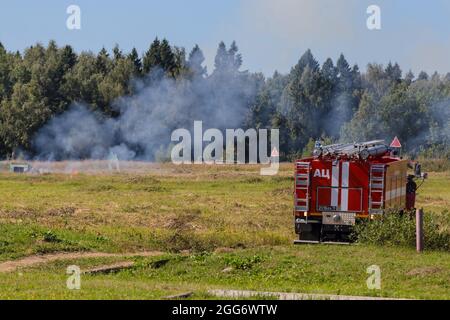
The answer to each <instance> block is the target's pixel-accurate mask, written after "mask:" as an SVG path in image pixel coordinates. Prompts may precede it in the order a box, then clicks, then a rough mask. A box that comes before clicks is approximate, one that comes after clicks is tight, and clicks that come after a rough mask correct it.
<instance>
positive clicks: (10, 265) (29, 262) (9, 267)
mask: <svg viewBox="0 0 450 320" xmlns="http://www.w3.org/2000/svg"><path fill="white" fill-rule="evenodd" d="M163 254H164V252H160V251H143V252H132V253H106V252H70V253H64V252H61V253H52V254H44V255H31V256H28V257H24V258H20V259H17V260H10V261H5V262H2V263H0V273H7V272H14V271H16V270H17V269H20V268H28V267H33V266H37V265H41V264H45V263H49V262H54V261H60V260H76V259H86V258H125V257H156V256H161V255H163Z"/></svg>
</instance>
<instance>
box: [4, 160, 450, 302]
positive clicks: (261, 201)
mask: <svg viewBox="0 0 450 320" xmlns="http://www.w3.org/2000/svg"><path fill="white" fill-rule="evenodd" d="M37 166H38V165H37ZM58 166H59V167H58ZM124 166H127V167H126V170H124V172H122V173H110V172H108V170H107V169H105V166H104V164H102V163H100V162H99V163H95V162H90V163H84V164H79V165H77V166H75V167H74V166H72V165H70V164H57V165H55V167H52V168H50V169H51V170H48V169H49V168H47V169H46V170H43V171H41V172H44V171H45V172H49V171H51V172H52V173H45V174H27V175H14V174H11V173H7V172H5V171H4V172H2V173H0V262H5V261H8V260H16V259H19V258H22V257H27V256H30V255H41V254H49V253H55V252H109V253H131V252H140V251H160V252H163V254H162V255H159V256H152V257H130V258H125V257H118V256H115V257H101V258H86V259H76V260H60V261H53V262H49V263H47V264H40V265H36V266H33V267H27V268H22V269H19V270H17V271H15V272H0V298H2V299H12V298H25V299H37V298H40V299H59V298H69V299H78V298H81V299H92V298H94V299H102V298H106V299H113V298H120V299H122V298H128V299H147V298H162V297H164V296H167V295H170V294H175V293H180V292H184V291H193V292H194V295H193V297H194V298H211V296H209V295H208V294H207V290H208V289H252V290H264V291H283V292H303V293H329V294H343V295H368V296H383V297H399V298H418V299H430V298H441V299H450V253H449V252H444V251H427V252H425V253H423V254H416V253H415V251H414V248H402V247H375V246H366V245H362V244H355V245H351V246H326V245H321V246H293V245H292V240H293V239H294V238H295V234H294V233H293V223H292V222H293V221H292V219H293V218H292V185H293V179H292V165H290V164H283V165H282V166H281V171H280V173H279V175H277V176H274V177H261V176H260V175H259V167H258V166H179V167H177V166H173V165H169V164H159V165H156V164H128V165H127V164H124ZM124 166H122V167H124ZM449 181H450V172H440V173H431V174H430V178H429V180H428V181H427V182H425V184H424V185H423V187H422V188H421V189H420V190H419V196H418V201H419V205H420V206H422V207H424V209H425V212H426V213H427V214H436V215H441V216H442V215H448V211H447V212H446V211H444V210H446V209H449V208H450V184H449ZM430 212H433V213H430ZM447 221H448V220H447ZM125 260H127V261H128V260H129V261H134V262H135V264H134V266H133V267H131V268H128V269H126V270H122V271H120V272H117V273H114V274H98V275H83V276H82V287H81V290H68V289H67V288H66V279H67V277H68V275H67V274H66V267H67V266H69V265H73V264H75V265H78V266H80V267H81V269H82V270H84V269H88V268H92V267H94V266H100V265H105V264H111V263H113V262H118V261H125ZM370 265H379V266H380V268H381V271H382V289H381V290H375V291H374V290H368V289H367V286H366V279H367V278H368V276H369V275H368V274H367V273H366V269H367V267H369V266H370Z"/></svg>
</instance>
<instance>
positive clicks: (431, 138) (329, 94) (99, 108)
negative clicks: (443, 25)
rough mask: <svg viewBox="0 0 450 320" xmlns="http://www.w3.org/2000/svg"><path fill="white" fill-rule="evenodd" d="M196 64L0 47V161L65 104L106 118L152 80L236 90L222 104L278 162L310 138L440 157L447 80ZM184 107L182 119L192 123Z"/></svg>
mask: <svg viewBox="0 0 450 320" xmlns="http://www.w3.org/2000/svg"><path fill="white" fill-rule="evenodd" d="M204 60H205V58H204V55H203V53H202V50H201V49H200V47H199V46H197V45H196V46H195V47H194V48H193V49H192V50H191V51H190V52H189V53H188V54H187V53H186V51H185V49H184V48H180V47H176V46H173V45H171V44H170V43H169V42H168V41H167V40H166V39H163V40H160V39H158V38H156V39H155V40H154V41H153V42H152V43H151V45H150V47H149V49H148V50H147V51H146V52H144V53H143V54H139V53H138V51H137V50H136V49H132V50H131V52H128V53H124V52H123V51H122V50H121V49H120V48H119V46H117V45H116V46H115V47H114V48H113V49H112V51H110V52H109V51H107V50H106V49H105V48H103V49H102V50H101V51H100V52H98V53H92V52H82V53H80V54H77V53H76V52H75V51H74V49H73V48H72V47H71V46H69V45H66V46H63V47H58V46H57V44H56V43H55V42H54V41H50V42H49V43H48V45H47V46H43V45H41V44H36V45H33V46H31V47H29V48H27V49H26V50H24V52H23V53H21V52H10V51H7V49H6V48H5V47H4V46H3V45H2V44H1V43H0V157H1V158H9V157H14V156H16V155H17V152H19V151H24V152H26V153H27V154H31V155H33V154H35V153H36V150H35V146H34V145H33V139H34V137H35V135H36V133H37V132H38V131H39V129H41V128H42V127H43V126H44V125H45V124H46V123H48V122H49V121H50V120H51V119H52V118H54V117H55V116H58V115H60V114H62V113H64V112H65V111H67V110H68V109H69V108H70V106H71V105H72V104H73V103H74V102H82V103H84V104H85V105H87V106H89V109H90V110H91V111H92V112H95V113H98V114H99V115H101V117H104V118H116V117H118V116H120V112H121V111H120V110H118V109H117V108H114V105H115V103H116V101H117V100H118V99H120V98H123V97H127V96H133V95H134V94H135V93H136V92H137V91H138V90H139V87H140V86H142V85H146V84H148V83H151V82H152V81H157V79H160V78H169V79H173V81H175V82H179V83H183V82H200V83H202V81H204V82H205V83H206V81H214V82H215V83H221V82H222V83H226V82H230V81H233V82H237V83H239V84H240V85H239V87H240V88H242V90H241V91H239V92H232V95H233V96H237V97H238V98H239V103H241V104H244V108H243V112H239V113H240V114H239V117H240V119H239V122H240V125H241V126H242V127H243V128H256V129H259V128H268V129H270V128H280V151H281V157H282V158H283V159H293V158H294V157H298V156H300V155H301V154H305V153H308V152H310V150H311V148H312V146H313V141H314V140H316V139H319V138H321V139H323V140H325V141H326V142H330V143H332V142H338V141H347V142H352V141H362V140H372V139H387V140H389V139H391V138H393V137H394V136H398V137H399V139H400V140H401V141H402V143H403V145H404V148H405V149H406V151H407V152H408V153H410V154H412V155H424V156H427V157H434V158H437V157H439V158H442V157H446V158H449V156H450V151H449V149H450V148H449V146H450V73H447V74H445V75H442V74H439V73H437V72H435V73H434V74H432V75H428V74H427V73H426V72H423V71H422V72H420V73H419V74H418V75H417V76H415V75H414V74H413V73H412V72H411V71H409V72H406V73H404V72H403V71H402V70H401V68H400V66H399V65H398V64H397V63H388V64H387V65H386V66H383V65H381V64H376V63H371V64H369V65H368V66H367V68H366V70H365V71H364V72H361V71H360V69H359V67H358V66H357V65H350V64H349V62H348V61H347V60H346V58H345V57H344V55H343V54H341V55H340V56H339V57H338V59H337V60H336V62H334V61H333V60H332V59H331V58H328V59H327V60H326V61H325V62H324V63H323V64H322V65H320V64H319V62H318V61H317V60H316V59H315V58H314V56H313V54H312V52H311V51H310V50H307V51H306V52H305V53H304V54H303V55H302V56H301V57H300V59H299V61H298V63H297V64H296V65H295V66H293V67H292V69H291V71H290V72H289V73H288V74H281V73H279V72H275V73H274V74H273V75H272V76H271V77H264V75H263V74H261V73H251V72H249V71H242V70H241V68H242V61H243V59H242V56H241V54H240V53H239V50H238V47H237V45H236V43H234V42H233V43H232V44H231V45H230V46H229V47H228V48H227V46H226V45H225V44H224V43H223V42H221V43H220V44H219V46H218V49H217V54H216V57H215V60H214V62H215V63H214V69H213V70H212V72H208V70H207V69H206V67H205V66H204ZM226 88H227V86H226V85H224V89H223V90H227V89H226ZM192 103H193V105H192V107H190V110H185V114H186V117H188V118H192V119H189V121H192V122H193V121H194V120H201V119H197V118H195V117H196V114H195V106H194V104H195V101H193V102H192ZM223 103H226V101H224V102H223ZM214 107H215V106H214V105H212V106H211V108H214ZM174 125H176V124H174ZM212 125H214V124H212ZM388 142H389V141H388Z"/></svg>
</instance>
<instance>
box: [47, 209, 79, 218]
mask: <svg viewBox="0 0 450 320" xmlns="http://www.w3.org/2000/svg"><path fill="white" fill-rule="evenodd" d="M76 210H77V208H74V207H70V206H69V207H61V208H51V209H49V210H47V213H46V214H47V215H49V216H53V217H64V216H71V215H73V214H74V213H75V211H76Z"/></svg>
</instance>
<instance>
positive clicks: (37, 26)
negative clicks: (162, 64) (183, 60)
mask: <svg viewBox="0 0 450 320" xmlns="http://www.w3.org/2000/svg"><path fill="white" fill-rule="evenodd" d="M70 4H76V5H78V6H80V8H81V12H82V16H81V24H82V25H81V26H82V29H81V30H77V31H70V30H68V29H67V28H66V19H67V17H68V15H67V14H66V9H67V7H68V6H69V5H70ZM371 4H375V5H379V6H380V8H381V23H382V29H381V30H376V31H370V30H368V29H367V27H366V19H367V17H368V14H367V13H366V9H367V7H368V6H369V5H371ZM156 36H158V37H160V38H163V37H166V38H167V39H168V40H169V41H170V42H171V44H173V45H177V46H182V47H185V48H186V49H187V50H190V49H191V48H192V47H193V46H194V44H196V43H198V44H199V45H200V47H201V48H202V49H203V51H204V53H205V55H206V58H207V65H208V69H209V70H210V71H211V70H212V64H213V59H214V54H215V51H216V48H217V44H218V43H219V41H221V40H223V41H225V42H226V43H227V44H229V43H230V42H231V41H232V40H236V41H237V44H238V46H239V48H240V51H241V53H242V54H243V58H244V65H243V68H244V69H249V70H251V71H261V72H264V73H265V74H266V75H271V74H272V73H273V71H275V70H279V71H281V72H288V71H289V70H290V68H291V67H292V66H293V65H294V64H295V63H296V62H297V61H298V58H299V57H300V55H301V54H302V53H303V52H304V51H305V50H306V49H307V48H311V49H312V51H313V53H314V55H315V56H316V57H317V58H318V59H319V61H320V62H323V61H324V59H325V58H327V57H332V58H333V59H334V60H336V58H337V56H338V55H339V54H340V53H341V52H343V53H344V54H345V56H346V57H347V59H348V60H349V62H350V63H358V65H359V66H360V68H361V69H364V68H365V65H366V64H367V63H368V62H378V63H384V64H385V63H387V62H389V61H397V62H399V63H400V65H401V66H402V68H403V69H404V71H406V70H408V69H412V70H413V71H414V72H415V73H416V74H417V73H418V71H420V70H426V71H428V72H433V71H435V70H437V71H439V72H441V73H446V72H449V71H450V1H448V0H432V1H425V0H277V1H276V0H209V1H208V0H190V1H188V0H165V1H156V0H127V1H120V0H110V1H107V0H96V1H92V0H91V1H88V0H70V1H66V0H40V1H32V0H28V1H26V0H14V1H6V0H0V41H1V42H2V43H3V44H4V45H5V46H6V47H7V48H8V49H9V50H23V49H24V48H25V47H27V46H29V45H31V44H33V43H36V42H41V43H44V44H46V43H47V42H48V41H49V40H50V39H55V40H56V41H57V42H58V44H60V45H62V44H71V45H72V46H73V47H74V48H75V49H76V50H77V51H82V50H92V51H98V50H99V49H101V47H103V46H105V47H106V48H109V49H110V48H112V47H113V46H114V45H115V44H116V43H117V44H119V46H120V47H121V48H122V49H123V50H125V51H128V50H130V49H131V48H132V47H133V46H135V47H136V48H137V49H138V51H139V52H144V51H145V50H146V49H147V48H148V46H149V44H150V43H151V41H152V40H153V39H154V38H155V37H156Z"/></svg>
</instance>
